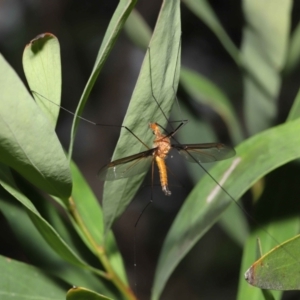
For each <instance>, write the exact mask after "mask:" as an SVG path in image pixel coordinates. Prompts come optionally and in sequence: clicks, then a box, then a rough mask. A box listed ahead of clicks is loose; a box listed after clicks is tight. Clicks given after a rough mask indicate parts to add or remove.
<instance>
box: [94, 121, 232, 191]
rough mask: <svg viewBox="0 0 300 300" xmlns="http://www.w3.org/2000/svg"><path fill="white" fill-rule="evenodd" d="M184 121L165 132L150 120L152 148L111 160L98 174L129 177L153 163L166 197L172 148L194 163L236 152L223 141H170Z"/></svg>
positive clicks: (211, 160)
mask: <svg viewBox="0 0 300 300" xmlns="http://www.w3.org/2000/svg"><path fill="white" fill-rule="evenodd" d="M183 124H184V123H181V124H179V126H178V127H177V128H176V129H175V130H174V131H172V132H171V133H169V134H167V135H164V134H163V133H162V132H161V130H160V126H159V125H158V124H157V123H150V124H149V127H150V129H151V130H152V132H153V134H154V135H155V139H154V142H153V148H149V149H148V150H146V151H143V152H140V153H137V154H133V155H130V156H127V157H124V158H120V159H117V160H115V161H112V162H110V163H109V164H107V165H105V166H104V167H103V168H101V169H100V171H99V172H98V177H99V178H100V179H101V180H108V181H110V180H117V179H122V178H127V177H131V176H134V175H137V174H140V173H144V172H146V171H147V170H148V169H149V167H150V165H151V164H152V168H153V165H154V162H155V163H156V165H157V167H158V170H159V176H160V183H161V187H162V191H163V192H164V194H165V195H166V196H170V195H171V191H170V190H169V187H168V175H167V167H166V164H165V159H166V158H167V156H168V154H169V152H170V151H171V150H172V149H176V150H177V151H178V152H179V153H180V154H181V155H182V156H183V157H184V158H185V159H186V160H187V161H189V162H193V163H209V162H215V161H219V160H224V159H227V158H230V157H233V156H234V155H235V150H234V149H233V148H232V147H229V146H226V145H224V144H222V143H205V144H171V137H172V136H173V135H175V133H176V132H177V131H178V130H179V128H180V127H181V126H182V125H183Z"/></svg>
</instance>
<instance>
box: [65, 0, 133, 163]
mask: <svg viewBox="0 0 300 300" xmlns="http://www.w3.org/2000/svg"><path fill="white" fill-rule="evenodd" d="M136 2H137V0H120V1H119V5H118V7H117V9H116V11H115V13H114V15H113V17H112V18H111V20H110V23H109V26H108V28H107V31H106V33H105V36H104V39H103V41H102V44H101V47H100V49H99V52H98V55H97V58H96V61H95V65H94V68H93V70H92V73H91V75H90V78H89V80H88V82H87V84H86V86H85V88H84V91H83V93H82V95H81V98H80V100H79V104H78V106H77V109H76V112H75V115H74V120H73V124H72V130H71V137H70V146H69V154H68V155H69V159H71V157H72V152H73V145H74V139H75V135H76V131H77V127H78V124H79V118H78V117H77V116H80V115H81V113H82V111H83V109H84V106H85V104H86V101H87V99H88V97H89V95H90V92H91V90H92V88H93V86H94V84H95V82H96V80H97V78H98V75H99V73H100V71H101V69H102V67H103V65H104V63H105V61H106V59H107V57H108V55H109V53H110V52H111V50H112V48H113V46H114V44H115V42H116V40H117V37H118V35H119V33H120V32H121V30H122V28H123V25H124V23H125V21H126V20H127V18H128V16H129V14H130V12H131V11H132V9H133V8H134V6H135V4H136Z"/></svg>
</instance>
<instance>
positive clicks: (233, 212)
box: [219, 204, 249, 247]
mask: <svg viewBox="0 0 300 300" xmlns="http://www.w3.org/2000/svg"><path fill="white" fill-rule="evenodd" d="M219 225H220V226H221V227H222V229H223V230H224V231H225V232H226V233H227V234H228V235H229V236H230V237H231V238H232V240H233V241H235V242H236V243H237V244H238V245H239V246H241V247H243V246H244V244H245V242H246V239H247V237H248V235H249V229H248V223H247V219H246V217H245V215H244V213H243V211H242V210H241V209H240V207H238V206H237V205H234V204H232V205H230V206H229V208H228V209H226V210H225V211H224V213H223V214H222V216H221V218H220V220H219Z"/></svg>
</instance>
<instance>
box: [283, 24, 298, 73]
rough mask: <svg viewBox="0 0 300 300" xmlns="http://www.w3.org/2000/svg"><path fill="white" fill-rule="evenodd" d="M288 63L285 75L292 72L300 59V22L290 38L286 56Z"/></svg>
mask: <svg viewBox="0 0 300 300" xmlns="http://www.w3.org/2000/svg"><path fill="white" fill-rule="evenodd" d="M286 60H287V61H286V65H285V68H284V75H287V74H289V73H291V72H292V71H293V70H294V69H295V68H296V67H297V66H298V65H299V61H300V22H298V24H297V27H296V28H295V29H294V31H293V33H292V36H291V38H290V44H289V48H288V53H287V57H286Z"/></svg>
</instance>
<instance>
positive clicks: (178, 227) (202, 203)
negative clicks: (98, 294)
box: [152, 119, 300, 299]
mask: <svg viewBox="0 0 300 300" xmlns="http://www.w3.org/2000/svg"><path fill="white" fill-rule="evenodd" d="M299 130H300V120H299V119H298V120H295V121H292V122H289V123H286V124H284V125H280V126H277V127H274V128H272V129H270V130H267V131H264V132H262V133H260V134H257V135H256V136H253V137H252V138H249V139H248V140H246V141H245V142H243V143H242V144H241V145H239V146H238V147H237V148H236V152H237V156H236V158H234V159H230V160H229V159H228V160H225V161H222V162H219V163H218V164H217V165H216V166H215V167H214V168H212V169H210V174H211V176H212V177H213V178H215V180H216V181H217V182H219V183H220V184H221V185H222V186H223V188H224V189H225V190H226V191H227V192H228V193H229V194H230V195H231V196H232V197H233V198H234V199H239V198H240V197H241V195H243V193H244V192H245V191H247V190H248V189H249V188H250V187H251V186H252V185H253V183H255V182H256V181H257V180H258V179H259V178H261V177H262V176H264V175H265V174H267V173H269V172H270V171H272V170H274V169H275V168H277V167H279V166H280V165H283V164H285V163H287V162H289V161H291V160H293V159H296V158H297V157H299V156H300V153H299V147H298V145H299V143H300V135H299V134H295V133H296V132H298V131H299ZM283 139H284V141H285V143H278V141H280V140H283ZM230 203H232V200H230V199H229V197H228V196H227V195H226V194H225V192H224V191H222V190H221V188H220V187H219V186H217V185H216V183H215V182H214V181H213V180H212V179H211V177H209V176H205V177H203V179H202V180H201V181H200V182H199V183H198V184H197V186H196V187H195V188H194V189H193V191H192V192H191V193H190V195H189V196H188V198H187V199H186V201H185V202H184V205H183V206H182V208H181V210H180V212H179V213H178V214H177V217H176V219H175V221H174V223H173V224H172V227H171V229H170V231H169V233H168V235H167V237H166V239H165V241H164V245H163V249H162V251H161V254H160V257H159V262H158V267H157V269H156V274H155V279H154V287H153V295H152V299H158V298H159V296H160V294H161V292H162V290H163V288H164V286H165V284H166V282H167V280H168V279H169V277H170V275H171V274H172V272H173V270H174V269H175V267H176V266H177V265H178V263H179V262H180V261H181V260H182V258H183V257H184V256H185V255H186V254H187V253H188V251H189V250H190V249H191V248H192V247H193V246H194V245H195V243H196V242H197V241H198V240H199V239H200V238H201V237H202V236H203V235H204V234H205V233H206V232H207V230H208V229H209V228H210V227H211V226H212V225H213V224H214V223H215V222H216V220H217V219H218V218H219V217H220V215H221V213H222V212H223V211H224V210H225V209H226V208H227V207H228V205H229V204H230Z"/></svg>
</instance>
